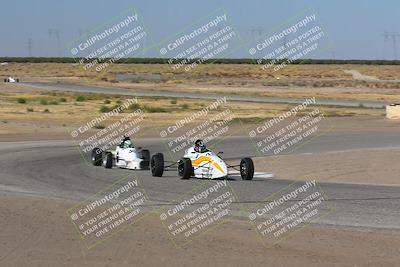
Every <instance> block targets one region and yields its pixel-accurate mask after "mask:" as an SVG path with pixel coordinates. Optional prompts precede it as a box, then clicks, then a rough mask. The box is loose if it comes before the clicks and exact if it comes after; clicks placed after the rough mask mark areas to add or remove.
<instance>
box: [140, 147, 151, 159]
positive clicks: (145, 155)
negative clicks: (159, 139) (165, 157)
mask: <svg viewBox="0 0 400 267" xmlns="http://www.w3.org/2000/svg"><path fill="white" fill-rule="evenodd" d="M140 157H141V159H143V160H150V151H149V150H147V149H143V150H142V151H141V155H140Z"/></svg>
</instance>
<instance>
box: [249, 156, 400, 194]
mask: <svg viewBox="0 0 400 267" xmlns="http://www.w3.org/2000/svg"><path fill="white" fill-rule="evenodd" d="M399 157H400V149H365V150H358V151H341V152H329V153H316V154H300V155H285V156H276V157H267V158H255V159H254V162H255V165H256V168H258V170H260V171H269V172H272V173H274V175H275V178H276V179H291V180H309V179H310V178H312V179H315V180H316V181H319V182H335V183H353V184H377V185H397V186H399V185H400V180H399V173H400V165H399V164H398V159H399Z"/></svg>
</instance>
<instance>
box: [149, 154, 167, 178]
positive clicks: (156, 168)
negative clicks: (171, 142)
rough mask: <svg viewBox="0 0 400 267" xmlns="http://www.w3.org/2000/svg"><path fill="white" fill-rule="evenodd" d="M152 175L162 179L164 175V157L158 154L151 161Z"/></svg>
mask: <svg viewBox="0 0 400 267" xmlns="http://www.w3.org/2000/svg"><path fill="white" fill-rule="evenodd" d="M150 169H151V174H152V175H153V176H155V177H161V176H162V175H163V173H164V155H163V154H162V153H156V154H154V155H153V156H152V157H151V160H150Z"/></svg>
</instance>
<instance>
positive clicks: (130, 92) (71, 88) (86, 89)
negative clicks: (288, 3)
mask: <svg viewBox="0 0 400 267" xmlns="http://www.w3.org/2000/svg"><path fill="white" fill-rule="evenodd" d="M20 84H21V85H26V86H30V87H34V88H39V89H42V90H50V91H68V92H81V93H97V94H114V95H126V96H146V97H156V96H157V97H174V98H175V97H176V98H187V99H216V98H217V97H218V95H212V94H201V93H187V92H179V93H175V92H166V91H157V90H139V89H123V88H106V87H99V86H89V85H78V84H66V83H41V82H26V83H20ZM224 97H226V99H227V100H228V101H241V102H257V103H287V104H301V103H303V102H304V99H295V98H284V97H263V96H237V95H224ZM317 101H318V102H317V103H318V105H323V106H343V107H359V106H360V105H363V106H365V107H368V108H384V107H385V106H386V105H388V104H390V103H386V102H379V101H346V100H317Z"/></svg>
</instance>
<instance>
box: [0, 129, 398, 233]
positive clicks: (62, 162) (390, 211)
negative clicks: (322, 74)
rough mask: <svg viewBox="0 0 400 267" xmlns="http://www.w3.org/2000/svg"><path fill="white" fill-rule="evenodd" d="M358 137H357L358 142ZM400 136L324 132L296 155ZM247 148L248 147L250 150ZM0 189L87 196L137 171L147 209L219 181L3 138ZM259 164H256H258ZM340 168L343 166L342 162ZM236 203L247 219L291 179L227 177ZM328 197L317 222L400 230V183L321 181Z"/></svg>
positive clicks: (237, 140)
mask: <svg viewBox="0 0 400 267" xmlns="http://www.w3.org/2000/svg"><path fill="white" fill-rule="evenodd" d="M245 139H246V137H231V138H228V139H226V140H225V142H221V144H220V146H219V147H218V150H222V151H225V155H228V154H229V157H231V158H240V157H242V156H247V155H248V153H251V150H249V149H247V148H246V145H245V144H246V141H245ZM357 140H358V141H357ZM135 143H136V145H140V146H142V147H146V148H149V149H150V151H151V153H155V152H165V146H164V144H162V142H161V141H160V140H158V139H141V140H136V142H135ZM398 144H400V136H399V135H398V134H396V135H395V134H393V135H392V134H388V135H387V136H381V135H380V136H379V137H378V136H376V134H374V133H369V134H366V135H365V136H362V137H361V138H360V136H357V137H353V138H352V137H351V136H350V135H349V136H346V135H338V134H336V135H333V134H332V135H325V136H321V137H320V138H318V139H316V140H314V141H313V142H312V143H311V144H309V145H307V146H304V147H302V148H300V149H298V150H296V151H295V152H294V153H318V152H326V151H336V150H349V149H350V150H358V149H365V148H386V147H392V148H393V147H398V146H399V145H398ZM246 149H247V150H246ZM0 152H1V153H0V162H1V163H2V164H1V169H0V190H1V191H3V192H4V191H5V192H18V193H21V194H29V195H37V196H44V197H51V198H61V199H72V200H80V201H82V200H85V199H87V198H89V197H90V196H92V195H94V194H95V193H97V192H99V191H101V190H102V189H104V188H105V187H107V186H109V185H110V184H112V183H114V182H116V181H118V180H119V179H120V178H121V177H124V176H127V175H134V176H136V178H138V179H139V181H140V183H141V184H142V186H143V187H144V189H145V191H146V193H147V195H148V197H149V199H150V200H151V202H150V204H148V208H149V209H155V211H162V210H163V209H164V208H165V207H167V206H170V205H171V204H173V203H176V199H178V198H179V197H180V196H182V195H183V194H185V193H187V192H188V191H190V190H192V189H193V188H194V187H195V186H198V185H201V184H207V185H208V184H209V185H210V186H211V185H213V184H215V183H216V182H217V181H210V180H201V179H190V180H181V179H179V178H178V177H177V174H176V173H175V172H168V173H166V174H165V175H164V177H160V178H159V177H152V176H151V175H150V172H149V171H144V170H142V171H131V170H123V169H117V168H113V169H105V168H103V167H95V166H93V165H90V164H88V163H87V162H85V160H83V158H82V156H81V155H80V153H79V151H78V149H77V147H76V146H75V145H74V144H73V142H72V141H35V142H4V143H1V144H0ZM256 167H257V166H256ZM338 167H340V166H338ZM228 182H229V183H230V185H231V187H232V188H233V190H234V192H235V193H236V195H237V198H238V201H237V202H236V203H234V204H233V207H234V212H235V215H237V216H238V217H241V218H243V219H246V217H247V216H248V212H247V211H248V209H249V207H253V205H255V204H263V203H265V199H266V198H267V197H268V196H270V195H272V194H273V193H275V192H277V191H279V190H280V189H282V188H284V187H286V186H288V185H289V184H291V183H292V181H289V180H282V179H279V177H275V178H271V179H261V178H259V179H256V178H255V179H254V180H253V181H242V180H229V181H228ZM319 185H320V187H321V188H322V190H323V191H324V192H325V194H326V196H327V199H328V201H324V203H323V204H322V206H321V209H322V210H325V211H326V212H327V215H326V216H324V217H322V218H319V219H318V220H317V223H320V224H332V225H344V226H350V227H352V226H357V227H371V228H381V229H400V221H399V220H398V214H399V212H400V206H399V201H400V187H395V186H393V187H391V186H373V185H353V184H334V183H319Z"/></svg>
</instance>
